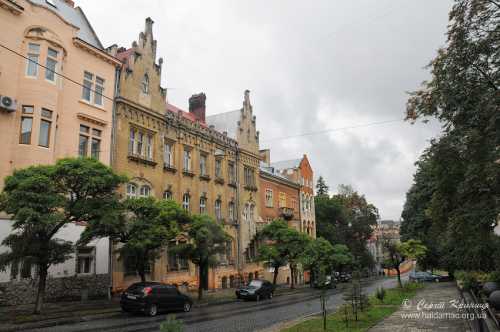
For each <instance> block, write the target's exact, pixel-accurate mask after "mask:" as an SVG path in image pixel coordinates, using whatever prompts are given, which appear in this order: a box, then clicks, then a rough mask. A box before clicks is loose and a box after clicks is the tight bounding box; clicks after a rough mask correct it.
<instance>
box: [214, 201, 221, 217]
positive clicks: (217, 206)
mask: <svg viewBox="0 0 500 332" xmlns="http://www.w3.org/2000/svg"><path fill="white" fill-rule="evenodd" d="M214 208H215V219H216V220H217V221H220V220H222V200H220V199H216V200H215V204H214Z"/></svg>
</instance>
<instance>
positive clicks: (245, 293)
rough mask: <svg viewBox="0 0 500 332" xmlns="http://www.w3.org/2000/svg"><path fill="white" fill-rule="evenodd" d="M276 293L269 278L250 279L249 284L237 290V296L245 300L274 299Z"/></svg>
mask: <svg viewBox="0 0 500 332" xmlns="http://www.w3.org/2000/svg"><path fill="white" fill-rule="evenodd" d="M273 294H274V286H273V284H272V283H270V282H269V281H267V280H259V279H255V280H252V281H250V283H249V284H248V285H247V286H243V287H240V288H239V289H237V290H236V297H237V298H238V299H244V300H256V301H260V300H261V299H272V298H273Z"/></svg>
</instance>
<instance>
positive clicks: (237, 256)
mask: <svg viewBox="0 0 500 332" xmlns="http://www.w3.org/2000/svg"><path fill="white" fill-rule="evenodd" d="M239 160H240V151H239V148H238V147H236V160H235V177H236V230H237V232H236V236H237V238H236V252H237V253H238V254H237V255H236V267H237V270H238V273H240V272H241V257H240V256H241V253H240V247H241V243H240V242H241V235H240V231H241V225H240V222H241V220H240V177H239V169H240V165H239Z"/></svg>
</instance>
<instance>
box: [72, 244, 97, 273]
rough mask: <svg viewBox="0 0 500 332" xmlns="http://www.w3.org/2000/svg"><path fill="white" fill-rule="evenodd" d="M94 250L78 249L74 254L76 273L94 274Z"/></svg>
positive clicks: (87, 248) (90, 248)
mask: <svg viewBox="0 0 500 332" xmlns="http://www.w3.org/2000/svg"><path fill="white" fill-rule="evenodd" d="M93 265H94V248H92V247H83V248H78V249H77V253H76V273H79V274H89V273H94V268H93Z"/></svg>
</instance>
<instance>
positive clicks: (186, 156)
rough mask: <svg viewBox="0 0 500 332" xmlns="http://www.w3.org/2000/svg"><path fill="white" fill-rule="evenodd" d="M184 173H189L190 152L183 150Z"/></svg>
mask: <svg viewBox="0 0 500 332" xmlns="http://www.w3.org/2000/svg"><path fill="white" fill-rule="evenodd" d="M184 171H186V172H191V150H189V149H187V148H185V149H184Z"/></svg>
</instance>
